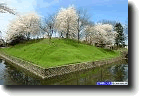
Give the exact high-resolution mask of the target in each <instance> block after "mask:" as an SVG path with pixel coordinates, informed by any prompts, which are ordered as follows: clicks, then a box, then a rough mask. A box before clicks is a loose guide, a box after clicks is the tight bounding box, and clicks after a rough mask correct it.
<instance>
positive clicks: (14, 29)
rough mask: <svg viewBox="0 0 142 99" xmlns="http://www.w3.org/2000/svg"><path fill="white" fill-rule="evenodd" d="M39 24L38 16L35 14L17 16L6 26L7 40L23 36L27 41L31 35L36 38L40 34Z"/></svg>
mask: <svg viewBox="0 0 142 99" xmlns="http://www.w3.org/2000/svg"><path fill="white" fill-rule="evenodd" d="M39 24H40V21H39V16H38V15H37V14H36V13H29V14H26V15H21V16H17V18H16V19H15V20H13V21H12V22H11V23H10V24H9V26H8V31H7V39H10V38H13V36H17V35H24V36H25V37H26V38H27V39H29V38H30V36H31V35H32V36H36V35H38V33H39V32H40V28H39Z"/></svg>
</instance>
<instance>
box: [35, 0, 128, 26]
mask: <svg viewBox="0 0 142 99" xmlns="http://www.w3.org/2000/svg"><path fill="white" fill-rule="evenodd" d="M46 3H47V5H48V6H46ZM71 4H73V5H74V6H75V7H76V8H83V9H86V10H87V11H88V13H89V15H90V16H91V20H92V21H94V22H97V21H100V20H102V19H107V20H115V21H120V22H121V23H122V24H125V23H126V20H127V19H128V0H39V1H37V6H36V7H35V9H36V11H37V12H38V13H39V14H42V15H43V16H46V15H48V14H52V13H56V12H57V11H58V10H59V8H61V7H68V6H69V5H71ZM42 5H43V6H42Z"/></svg>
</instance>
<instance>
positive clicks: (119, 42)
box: [114, 23, 125, 47]
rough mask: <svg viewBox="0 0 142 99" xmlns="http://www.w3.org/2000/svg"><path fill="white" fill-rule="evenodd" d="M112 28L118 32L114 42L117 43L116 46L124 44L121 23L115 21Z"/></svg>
mask: <svg viewBox="0 0 142 99" xmlns="http://www.w3.org/2000/svg"><path fill="white" fill-rule="evenodd" d="M114 30H115V31H116V32H117V33H118V35H117V37H116V39H115V42H116V44H117V46H119V47H120V45H124V44H125V35H124V32H123V26H122V25H121V23H116V25H115V28H114Z"/></svg>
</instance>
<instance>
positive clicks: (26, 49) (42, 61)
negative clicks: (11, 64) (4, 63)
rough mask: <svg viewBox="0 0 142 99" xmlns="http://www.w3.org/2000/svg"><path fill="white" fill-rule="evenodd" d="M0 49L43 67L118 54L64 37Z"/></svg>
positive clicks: (110, 56)
mask: <svg viewBox="0 0 142 99" xmlns="http://www.w3.org/2000/svg"><path fill="white" fill-rule="evenodd" d="M0 51H3V52H5V53H6V54H8V55H12V56H15V57H18V58H21V59H23V60H26V61H29V62H32V63H34V64H37V65H40V66H43V67H45V68H47V67H53V66H57V65H64V64H71V63H79V62H86V61H95V60H101V59H107V58H113V57H117V56H119V52H118V51H110V50H107V49H102V48H97V47H95V46H91V45H86V44H82V43H80V44H78V42H77V41H74V40H66V39H51V41H49V39H43V40H39V41H34V40H33V41H28V42H25V43H23V44H18V45H15V46H13V47H9V48H4V49H0Z"/></svg>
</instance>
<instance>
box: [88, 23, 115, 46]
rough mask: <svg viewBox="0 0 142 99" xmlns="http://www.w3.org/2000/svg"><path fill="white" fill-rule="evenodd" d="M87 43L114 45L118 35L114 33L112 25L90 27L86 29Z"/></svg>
mask: <svg viewBox="0 0 142 99" xmlns="http://www.w3.org/2000/svg"><path fill="white" fill-rule="evenodd" d="M85 33H86V41H88V42H89V43H90V44H91V43H92V42H93V43H97V44H107V45H112V44H114V43H115V37H116V35H117V33H116V32H115V31H113V26H112V25H110V24H96V25H88V26H87V27H86V28H85Z"/></svg>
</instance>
